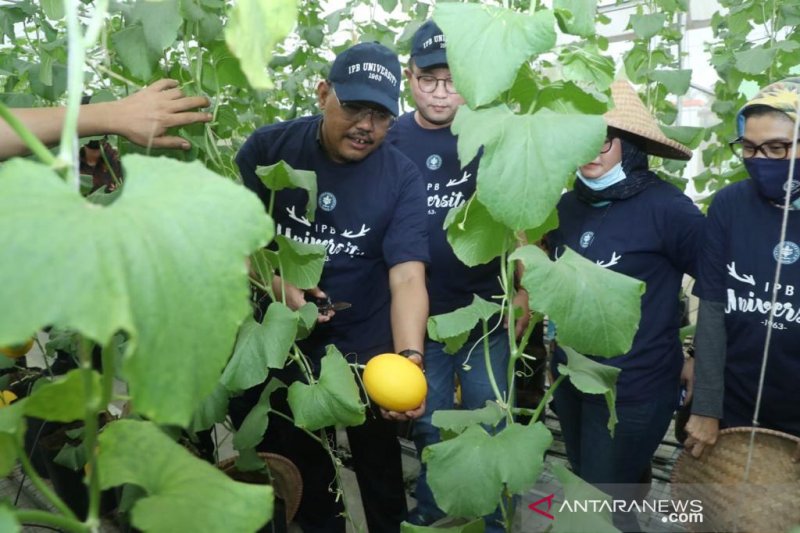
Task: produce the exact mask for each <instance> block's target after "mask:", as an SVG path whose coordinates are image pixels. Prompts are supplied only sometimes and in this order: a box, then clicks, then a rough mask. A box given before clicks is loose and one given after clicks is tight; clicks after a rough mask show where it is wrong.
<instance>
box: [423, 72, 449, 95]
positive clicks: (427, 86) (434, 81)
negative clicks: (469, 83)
mask: <svg viewBox="0 0 800 533" xmlns="http://www.w3.org/2000/svg"><path fill="white" fill-rule="evenodd" d="M414 77H415V78H417V85H419V90H420V91H422V92H424V93H432V92H433V91H435V90H436V88H437V87H438V86H439V82H442V85H444V90H445V91H447V94H456V93H457V92H458V91H456V86H455V85H453V78H437V77H436V76H429V75H428V74H423V75H422V76H417V75H416V74H414Z"/></svg>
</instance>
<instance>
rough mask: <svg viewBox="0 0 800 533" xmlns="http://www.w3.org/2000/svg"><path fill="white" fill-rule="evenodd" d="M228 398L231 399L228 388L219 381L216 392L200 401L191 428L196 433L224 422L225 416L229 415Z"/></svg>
mask: <svg viewBox="0 0 800 533" xmlns="http://www.w3.org/2000/svg"><path fill="white" fill-rule="evenodd" d="M228 400H230V397H229V393H228V390H227V389H226V388H225V387H224V386H223V385H222V383H218V384H217V386H216V387H215V388H214V392H212V393H211V394H209V395H208V396H207V397H206V399H205V400H203V401H202V403H200V407H198V408H197V410H196V411H195V413H194V416H193V417H192V423H191V425H190V426H189V429H190V430H191V431H193V432H195V433H196V432H198V431H203V430H205V429H208V428H210V427H211V426H213V425H214V424H220V423H222V422H224V421H225V417H226V416H227V415H228Z"/></svg>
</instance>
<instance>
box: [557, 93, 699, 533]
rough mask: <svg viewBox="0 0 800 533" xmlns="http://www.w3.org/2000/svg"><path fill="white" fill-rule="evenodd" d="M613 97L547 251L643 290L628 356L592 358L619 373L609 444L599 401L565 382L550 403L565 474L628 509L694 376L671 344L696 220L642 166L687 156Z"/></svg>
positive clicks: (629, 98)
mask: <svg viewBox="0 0 800 533" xmlns="http://www.w3.org/2000/svg"><path fill="white" fill-rule="evenodd" d="M611 96H612V98H613V102H614V108H613V109H611V110H610V111H608V112H607V113H606V114H605V120H606V123H607V124H608V134H607V135H608V136H607V139H606V141H605V143H604V144H603V146H602V147H601V149H600V151H599V153H598V155H597V157H595V158H594V159H593V160H592V161H589V162H587V163H586V164H584V165H583V166H581V167H580V168H579V169H578V172H577V179H576V180H575V185H574V189H573V190H572V191H570V192H568V193H566V194H564V195H563V196H562V198H561V200H560V202H559V204H558V219H559V224H560V225H559V227H558V229H556V230H554V231H552V232H551V233H550V234H549V235H548V237H547V242H548V246H549V247H550V251H551V254H552V255H553V256H554V257H555V258H556V260H557V258H558V257H559V256H560V255H561V254H562V253H563V249H564V247H569V248H570V249H571V250H573V251H574V252H577V253H579V254H580V255H582V256H583V257H585V258H586V259H588V260H590V261H592V262H593V263H596V264H597V265H598V266H599V267H603V268H608V269H610V270H613V271H615V272H619V273H621V274H625V275H627V276H630V277H632V278H636V279H639V280H641V281H644V282H645V284H646V290H645V293H644V295H642V300H641V319H640V321H639V329H638V331H637V332H636V335H635V336H634V339H633V344H632V346H631V348H630V350H629V351H628V352H627V353H621V354H619V355H618V356H616V357H611V358H607V359H606V358H599V357H595V358H593V359H594V360H596V361H597V362H599V363H602V364H605V365H608V366H611V367H615V368H617V369H619V370H620V372H619V374H618V377H617V383H616V416H617V419H618V421H617V424H616V426H615V428H614V432H613V434H610V432H609V429H608V427H607V424H608V421H609V417H610V416H611V414H610V412H609V409H608V406H607V405H606V400H605V398H604V397H603V396H602V395H598V394H586V393H583V392H581V391H579V390H578V389H577V388H575V387H574V386H573V385H572V384H571V383H570V382H569V381H567V380H565V381H563V382H562V383H561V385H560V386H559V387H558V388H557V389H556V391H555V394H554V402H553V403H554V407H555V411H556V413H557V415H558V418H559V421H560V423H561V429H562V432H563V435H564V443H565V445H566V449H567V457H568V459H569V462H570V465H571V466H572V470H573V471H574V472H575V473H576V474H577V475H579V476H580V477H581V478H583V479H584V480H585V481H588V482H589V483H592V484H595V485H598V486H600V487H601V489H602V490H604V491H606V492H608V493H609V494H611V495H612V496H613V497H614V498H616V499H624V500H633V499H636V498H639V497H641V496H642V495H643V494H642V493H643V492H646V491H647V490H648V488H649V487H648V483H649V475H650V462H651V460H652V458H653V454H654V453H655V451H656V449H657V448H658V445H659V444H660V443H661V439H662V438H663V437H664V434H665V433H666V432H667V428H668V427H669V424H670V421H671V419H672V415H673V413H674V412H675V409H676V408H677V407H678V404H679V398H680V388H681V381H682V379H683V380H688V379H689V376H690V374H691V372H690V367H691V364H692V363H691V360H689V362H688V363H687V362H685V361H684V355H683V350H682V347H681V342H680V339H679V335H678V331H679V328H680V321H681V312H680V298H679V295H680V291H681V283H682V280H683V276H684V274H686V273H688V274H691V275H693V274H694V272H695V264H696V254H697V243H698V242H699V236H700V235H701V233H702V224H703V215H702V213H700V210H699V209H698V208H697V207H696V206H695V205H694V204H693V203H692V201H691V200H690V199H689V198H688V197H687V196H686V195H684V194H683V193H682V192H681V191H680V190H679V189H678V188H677V187H675V186H673V185H671V184H669V183H667V182H666V181H663V180H661V179H660V178H659V177H658V176H657V175H656V174H655V173H653V172H652V171H651V170H649V166H648V155H653V156H657V157H661V158H666V159H678V160H687V159H689V158H690V157H691V155H692V153H691V151H690V150H689V149H688V148H687V147H685V146H683V145H682V144H680V143H677V142H675V141H673V140H671V139H669V138H667V137H666V136H665V135H664V134H663V133H662V132H661V129H660V128H659V126H658V123H657V122H656V120H655V118H654V117H653V116H652V114H651V113H650V112H649V111H648V109H647V108H646V107H645V105H644V104H643V103H642V101H641V99H640V98H639V96H638V95H637V94H636V91H635V90H634V89H633V87H632V86H631V85H630V83H628V82H627V81H625V80H617V81H615V82H614V83H613V84H612V86H611ZM608 312H609V313H614V312H615V310H614V309H609V310H608ZM557 330H558V324H556V331H557ZM556 340H558V337H556ZM585 355H589V356H591V355H592V354H585ZM559 363H566V356H565V354H564V352H563V351H562V350H560V349H557V350H556V351H555V354H554V356H553V361H552V364H551V368H552V370H553V372H554V373H556V374H557V372H558V365H559ZM684 367H686V368H684ZM687 390H689V391H690V385H687ZM640 483H642V484H643V485H639V486H637V484H640ZM613 518H614V524H615V526H616V527H617V528H618V529H620V530H621V531H640V526H639V524H638V520H637V517H636V515H635V513H633V512H620V513H615V514H614V516H613Z"/></svg>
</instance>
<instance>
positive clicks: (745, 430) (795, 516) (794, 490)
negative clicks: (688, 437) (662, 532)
mask: <svg viewBox="0 0 800 533" xmlns="http://www.w3.org/2000/svg"><path fill="white" fill-rule="evenodd" d="M752 429H753V428H749V427H736V428H728V429H724V430H722V431H720V434H719V439H718V440H717V443H716V444H715V445H714V446H713V447H711V448H710V449H708V450H706V451H705V452H704V453H703V455H702V456H701V457H700V459H695V458H694V457H692V456H691V454H690V453H689V452H688V451H687V450H684V451H683V453H682V454H681V456H680V457H679V458H678V460H677V461H676V462H675V466H674V467H673V469H672V480H671V481H672V486H671V490H672V497H673V500H676V499H680V500H700V501H701V502H702V507H703V509H702V514H703V521H702V523H697V524H687V526H688V527H689V529H690V530H694V531H734V528H735V529H736V530H737V531H739V532H742V533H744V532H751V531H764V532H773V531H788V530H789V529H791V527H792V526H793V525H795V524H798V523H800V504H798V502H800V463H795V462H792V456H793V454H794V452H795V450H796V447H797V445H798V443H799V442H800V438H798V437H795V436H792V435H789V434H786V433H781V432H780V431H773V430H770V429H761V428H755V439H754V441H753V454H752V460H751V463H750V472H749V475H748V480H747V484H746V485H745V484H744V483H743V480H744V472H745V467H746V464H747V457H748V452H749V448H750V432H751V430H752Z"/></svg>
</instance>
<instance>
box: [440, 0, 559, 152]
mask: <svg viewBox="0 0 800 533" xmlns="http://www.w3.org/2000/svg"><path fill="white" fill-rule="evenodd" d="M433 19H434V20H435V21H436V24H438V25H439V27H440V28H441V29H442V31H443V32H444V34H445V36H446V37H447V58H448V62H449V64H450V71H451V72H452V74H453V80H454V81H455V83H456V86H457V87H458V92H459V93H460V94H461V96H463V97H464V99H465V100H466V101H467V103H468V104H469V105H470V107H472V108H477V107H479V106H482V105H485V104H488V103H490V102H492V101H494V100H495V99H496V98H497V97H498V96H499V95H500V93H502V92H503V91H506V90H507V89H508V88H509V87H511V85H512V84H513V83H514V79H515V77H516V75H517V71H518V70H519V68H520V66H521V65H522V63H523V62H525V61H526V60H528V59H530V57H531V56H533V55H537V54H541V53H542V52H546V51H548V50H550V49H551V48H552V47H553V46H554V45H555V43H556V33H555V29H554V26H555V17H554V16H553V12H552V11H550V10H547V9H541V10H539V11H537V12H536V13H535V14H534V15H532V16H531V15H527V14H523V13H516V12H514V11H510V10H507V9H503V8H501V7H497V6H488V5H481V4H461V3H439V4H437V5H436V10H435V11H434V15H433ZM487 72H491V73H492V75H491V76H487V75H486V73H487ZM469 160H471V158H470V159H462V161H469Z"/></svg>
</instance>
